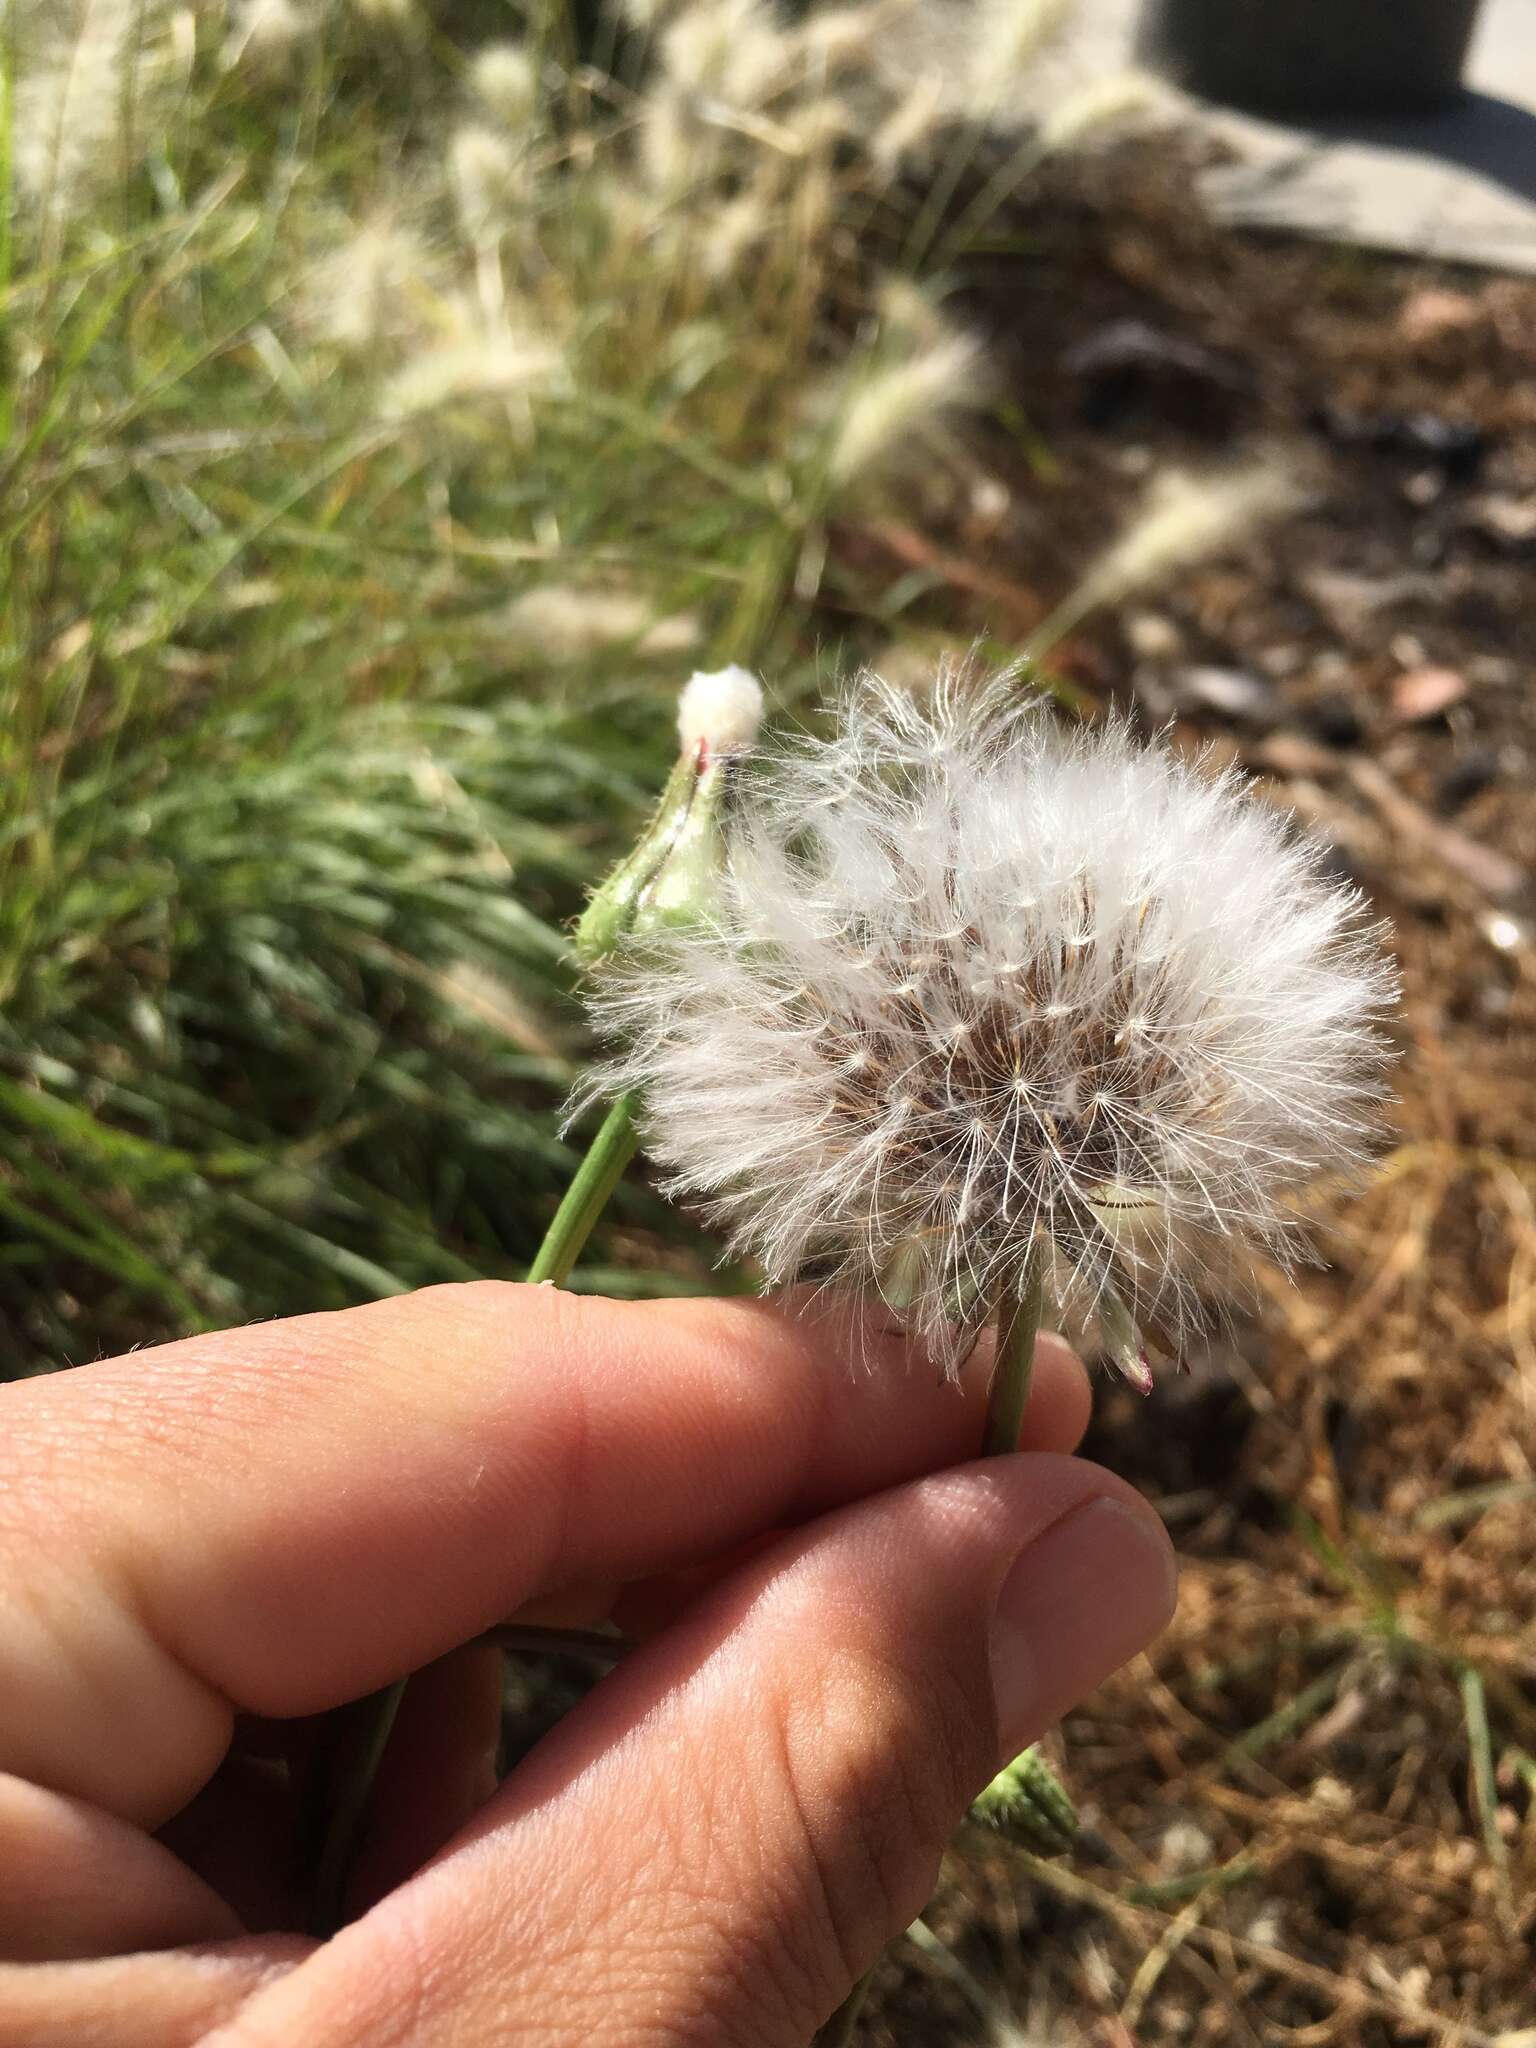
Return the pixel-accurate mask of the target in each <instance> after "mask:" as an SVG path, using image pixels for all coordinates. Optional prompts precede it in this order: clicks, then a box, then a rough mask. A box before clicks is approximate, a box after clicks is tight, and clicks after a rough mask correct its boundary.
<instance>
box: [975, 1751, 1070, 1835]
mask: <svg viewBox="0 0 1536 2048" xmlns="http://www.w3.org/2000/svg"><path fill="white" fill-rule="evenodd" d="M971 1819H972V1820H975V1821H980V1822H981V1823H982V1824H983V1826H985V1827H989V1828H994V1829H995V1830H996V1831H997V1833H998V1834H1000V1835H1006V1836H1007V1837H1008V1839H1009V1840H1010V1841H1013V1842H1017V1843H1019V1844H1020V1846H1021V1847H1023V1848H1026V1849H1033V1850H1034V1851H1035V1852H1036V1854H1037V1855H1041V1856H1059V1855H1060V1854H1061V1853H1062V1851H1063V1850H1065V1849H1070V1848H1071V1846H1072V1844H1073V1842H1074V1841H1075V1840H1076V1838H1077V1832H1078V1825H1079V1823H1078V1818H1077V1808H1076V1807H1075V1806H1074V1805H1073V1804H1072V1801H1071V1800H1070V1799H1069V1798H1068V1796H1067V1792H1066V1788H1065V1786H1064V1785H1063V1784H1062V1782H1061V1780H1060V1779H1059V1778H1058V1777H1057V1775H1056V1773H1055V1772H1054V1771H1053V1770H1052V1769H1051V1767H1050V1765H1049V1764H1048V1763H1047V1762H1046V1760H1045V1758H1044V1756H1043V1755H1042V1754H1041V1752H1040V1748H1039V1745H1038V1744H1033V1743H1032V1744H1031V1745H1030V1747H1029V1748H1028V1749H1026V1750H1025V1751H1024V1753H1023V1754H1022V1755H1021V1756H1016V1757H1015V1758H1014V1760H1013V1762H1012V1763H1011V1764H1006V1765H1005V1766H1004V1767H1003V1769H1002V1770H1000V1771H999V1772H998V1774H997V1776H996V1777H995V1778H994V1779H993V1780H992V1782H991V1784H990V1785H988V1787H987V1788H986V1790H985V1791H984V1792H982V1793H980V1794H979V1795H978V1797H977V1798H976V1799H975V1800H974V1801H973V1802H972V1805H971Z"/></svg>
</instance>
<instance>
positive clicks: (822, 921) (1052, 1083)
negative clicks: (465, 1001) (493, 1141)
mask: <svg viewBox="0 0 1536 2048" xmlns="http://www.w3.org/2000/svg"><path fill="white" fill-rule="evenodd" d="M744 680H745V679H744ZM751 687H752V694H753V701H754V704H755V697H756V686H755V685H752V686H751ZM692 689H694V690H697V689H698V685H697V684H696V685H694V686H692ZM718 689H719V681H718V679H712V680H711V684H710V690H709V693H708V695H709V696H710V697H711V698H712V697H713V696H714V695H715V694H716V693H717V691H718ZM698 702H699V698H698V697H696V696H693V695H690V707H692V706H694V705H697V704H698ZM690 717H691V710H690ZM683 730H684V737H685V740H686V738H687V737H688V734H689V733H690V731H694V730H697V725H696V722H693V723H689V722H685V724H684V728H683ZM1394 993H1395V981H1394V977H1393V975H1392V974H1391V972H1390V970H1389V968H1388V967H1387V965H1386V963H1385V960H1384V958H1383V954H1382V945H1381V934H1380V932H1379V930H1377V929H1373V928H1372V927H1371V926H1370V925H1369V924H1368V923H1366V921H1365V919H1364V917H1363V913H1362V907H1361V903H1360V899H1359V897H1358V895H1357V894H1356V892H1354V891H1352V890H1350V889H1348V888H1344V887H1341V886H1340V885H1339V884H1338V883H1336V882H1335V881H1333V880H1332V879H1331V878H1330V877H1329V876H1328V875H1327V873H1326V872H1325V870H1324V869H1323V867H1322V865H1321V859H1320V855H1319V852H1318V850H1317V848H1316V847H1314V846H1310V845H1308V844H1307V843H1306V842H1305V841H1303V840H1301V839H1300V838H1298V837H1297V836H1296V835H1295V834H1294V833H1293V832H1292V831H1291V830H1290V828H1289V826H1288V825H1287V823H1286V822H1285V821H1284V820H1283V819H1281V818H1280V817H1279V816H1278V815H1277V814H1276V813H1275V812H1274V811H1272V810H1270V809H1269V808H1267V807H1266V806H1264V805H1263V804H1261V803H1259V802H1257V801H1255V800H1254V799H1253V798H1252V797H1250V796H1249V795H1248V794H1247V792H1246V790H1245V789H1244V787H1243V785H1242V783H1241V781H1240V780H1239V779H1238V778H1236V777H1234V776H1232V775H1223V776H1217V777H1214V778H1212V777H1209V776H1207V775H1205V774H1204V773H1202V772H1201V771H1200V770H1199V768H1198V767H1197V766H1195V765H1192V764H1190V763H1188V762H1185V761H1182V760H1181V759H1179V758H1178V757H1176V756H1175V755H1173V754H1172V753H1170V752H1169V751H1168V750H1166V749H1165V748H1147V747H1143V746H1141V745H1138V744H1137V743H1136V742H1135V740H1134V739H1133V738H1132V736H1131V734H1130V733H1129V731H1128V730H1127V729H1126V728H1125V727H1124V726H1123V725H1121V724H1118V723H1109V724H1106V725H1103V726H1100V727H1098V728H1095V729H1093V730H1077V731H1066V730H1064V729H1063V728H1062V727H1061V726H1060V725H1059V723H1057V721H1056V720H1055V719H1054V717H1053V716H1052V715H1051V713H1050V712H1049V710H1048V709H1045V708H1042V707H1041V706H1040V705H1039V704H1038V703H1037V702H1033V701H1031V700H1029V699H1028V698H1027V697H1023V696H1021V695H1020V693H1019V689H1018V685H1017V682H1016V680H1015V679H1012V678H1006V679H1004V680H1003V681H1002V682H1001V683H1000V684H999V685H997V686H996V687H995V688H994V689H992V690H991V691H990V692H978V691H977V690H975V689H974V688H972V687H970V685H969V684H968V683H967V682H966V681H965V679H964V677H963V676H962V677H958V678H957V677H956V676H954V675H946V676H941V678H940V680H939V684H938V686H937V688H936V689H935V690H934V691H933V692H932V694H931V695H930V697H929V698H928V699H927V701H925V702H918V701H915V700H913V699H912V698H910V697H908V696H906V695H904V694H902V693H900V692H897V691H895V690H893V689H890V688H889V687H888V686H886V685H885V684H883V683H880V682H879V681H878V680H875V679H869V680H867V681H866V683H865V685H864V686H863V687H862V688H861V689H860V691H859V692H858V693H857V694H856V695H855V696H853V697H852V698H851V699H850V700H849V702H848V703H847V704H846V705H845V706H844V707H843V711H842V716H841V720H840V724H839V727H838V730H837V731H836V733H835V734H834V736H833V737H832V738H831V739H828V740H815V739H810V738H801V739H799V740H797V741H791V742H789V743H788V744H787V745H786V746H783V747H781V748H780V749H779V750H778V751H777V752H776V754H774V755H773V756H771V757H770V758H769V759H768V760H767V761H766V763H764V764H763V765H761V766H760V767H758V768H756V769H755V770H753V771H752V772H750V773H749V774H748V776H747V777H746V778H745V780H744V783H743V785H742V786H741V788H740V789H739V790H738V792H737V811H736V817H735V823H734V825H733V827H732V831H731V835H730V861H729V869H728V872H727V875H726V876H725V878H724V881H723V884H722V887H721V891H720V895H719V898H718V901H717V903H716V905H715V909H714V915H713V917H712V919H711V921H710V922H709V923H708V924H703V925H699V926H696V927H694V928H692V929H690V930H688V931H685V932H681V933H678V934H677V935H675V936H673V937H670V938H667V939H664V940H660V941H657V942H655V943H653V944H651V945H650V946H634V947H631V948H630V949H629V950H628V951H627V952H625V951H622V950H621V952H620V954H619V955H617V956H615V958H614V959H613V960H612V961H611V962H610V963H609V964H608V965H607V966H606V967H605V968H604V969H603V970H602V971H601V972H600V974H599V976H598V978H597V981H596V984H595V995H594V1008H595V1012H596V1015H597V1019H598V1021H599V1024H600V1025H601V1026H602V1028H603V1029H604V1030H605V1031H607V1032H608V1033H609V1034H610V1035H611V1036H612V1037H613V1038H615V1039H616V1040H618V1041H619V1042H620V1043H621V1045H622V1046H624V1047H626V1048H627V1049H625V1050H621V1051H620V1052H619V1053H618V1054H617V1055H616V1057H615V1058H614V1059H613V1060H612V1061H611V1062H610V1064H609V1065H608V1067H607V1068H606V1069H605V1070H603V1071H602V1072H601V1073H600V1074H599V1075H598V1076H597V1077H596V1078H595V1080H594V1083H593V1090H592V1092H603V1093H607V1092H609V1091H612V1092H613V1093H615V1094H617V1093H622V1092H625V1091H628V1090H630V1089H640V1090H642V1091H644V1094H645V1098H646V1119H647V1128H648V1135H649V1142H650V1146H651V1149H652V1152H653V1154H654V1155H655V1157H656V1158H657V1159H658V1160H659V1161H660V1162H661V1163H662V1164H663V1165H664V1166H666V1167H668V1168H670V1169H671V1174H672V1179H671V1182H670V1187H671V1189H672V1190H673V1191H674V1192H676V1193H678V1194H683V1195H691V1196H695V1197H702V1198H703V1201H704V1203H705V1206H706V1209H707V1212H708V1213H709V1214H710V1215H711V1217H712V1218H713V1220H714V1221H716V1222H718V1223H721V1224H724V1225H725V1226H726V1227H727V1228H728V1230H729V1232H730V1236H731V1245H732V1249H733V1250H734V1251H735V1252H736V1253H738V1254H747V1255H750V1256H752V1257H754V1258H756V1259H757V1260H759V1261H760V1262H761V1264H762V1266H763V1268H764V1269H765V1271H766V1274H767V1276H768V1278H769V1280H770V1281H771V1282H773V1283H775V1284H783V1283H787V1282H789V1281H792V1280H795V1279H803V1278H808V1277H810V1278H816V1279H818V1280H820V1281H821V1282H823V1283H824V1284H825V1285H826V1286H828V1287H830V1288H834V1289H836V1290H839V1291H840V1292H842V1293H843V1294H845V1295H851V1296H854V1297H862V1298H864V1299H870V1298H876V1299H879V1300H881V1301H883V1302H884V1303H885V1304H886V1306H887V1308H888V1309H889V1310H891V1311H893V1312H894V1313H896V1314H897V1315H899V1316H900V1317H901V1318H902V1319H903V1320H904V1321H905V1323H906V1324H907V1326H908V1327H909V1328H910V1329H911V1330H912V1331H913V1333H914V1334H915V1335H916V1336H918V1337H919V1338H921V1339H922V1340H923V1341H924V1342H925V1343H926V1345H927V1346H928V1348H929V1349H930V1351H931V1352H932V1354H933V1355H934V1356H935V1357H936V1359H937V1360H939V1361H940V1362H941V1363H942V1364H943V1365H944V1366H945V1367H947V1368H948V1369H950V1370H953V1369H955V1368H956V1367H957V1366H958V1364H959V1362H960V1360H961V1359H962V1358H963V1357H964V1355H965V1353H966V1350H967V1348H968V1346H969V1344H970V1342H971V1340H972V1337H973V1336H974V1333H975V1331H976V1330H977V1329H978V1328H979V1327H980V1326H981V1325H982V1324H983V1323H984V1322H985V1321H986V1320H987V1319H988V1318H989V1316H991V1315H992V1314H994V1313H995V1312H996V1309H997V1307H998V1304H999V1303H1000V1302H1001V1301H1003V1300H1004V1299H1006V1298H1007V1297H1008V1296H1009V1295H1010V1294H1011V1293H1014V1292H1016V1291H1017V1289H1018V1287H1019V1285H1020V1284H1021V1281H1022V1279H1023V1276H1024V1272H1025V1269H1026V1262H1027V1261H1029V1260H1031V1259H1032V1258H1033V1257H1034V1256H1035V1248H1036V1247H1039V1249H1040V1252H1041V1253H1042V1254H1043V1255H1044V1257H1045V1259H1046V1262H1047V1273H1048V1277H1049V1282H1050V1286H1051V1289H1052V1291H1053V1293H1054V1295H1055V1299H1056V1301H1057V1303H1058V1305H1059V1306H1060V1307H1061V1308H1062V1310H1063V1312H1064V1313H1065V1315H1066V1316H1067V1317H1068V1319H1069V1321H1070V1322H1071V1323H1073V1324H1074V1325H1076V1326H1077V1327H1079V1328H1082V1327H1084V1326H1086V1325H1087V1324H1088V1323H1089V1322H1090V1321H1094V1322H1096V1323H1097V1326H1098V1330H1099V1334H1100V1336H1101V1338H1102V1340H1103V1342H1104V1344H1105V1346H1106V1348H1107V1349H1108V1350H1109V1351H1110V1353H1111V1354H1112V1355H1113V1357H1114V1358H1115V1360H1116V1362H1117V1363H1118V1364H1119V1365H1120V1368H1121V1370H1122V1371H1123V1372H1125V1373H1126V1374H1127V1376H1128V1377H1129V1378H1130V1379H1131V1380H1132V1382H1133V1383H1134V1384H1136V1385H1138V1386H1145V1384H1146V1383H1147V1380H1148V1374H1147V1368H1146V1363H1145V1360H1144V1358H1143V1357H1142V1356H1141V1354H1140V1340H1139V1337H1138V1335H1137V1326H1138V1325H1142V1326H1150V1327H1151V1328H1152V1329H1153V1330H1154V1331H1161V1332H1165V1333H1171V1336H1165V1338H1164V1341H1165V1342H1166V1343H1168V1345H1169V1348H1178V1346H1179V1345H1180V1344H1181V1343H1182V1342H1183V1340H1184V1339H1185V1338H1186V1337H1187V1335H1188V1334H1189V1332H1190V1331H1191V1329H1192V1328H1194V1327H1196V1326H1197V1325H1198V1324H1199V1322H1200V1321H1201V1320H1202V1317H1203V1314H1204V1313H1205V1312H1206V1310H1207V1305H1208V1294H1209V1290H1210V1286H1211V1281H1212V1275H1213V1273H1214V1271H1215V1270H1216V1268H1217V1266H1218V1264H1224V1263H1227V1261H1226V1260H1225V1259H1220V1260H1219V1259H1218V1256H1217V1254H1218V1251H1225V1252H1226V1253H1230V1252H1231V1251H1232V1250H1233V1248H1237V1249H1241V1248H1243V1247H1248V1248H1255V1249H1261V1250H1264V1251H1267V1252H1268V1253H1270V1254H1272V1255H1274V1256H1277V1257H1278V1258H1279V1259H1280V1260H1282V1261H1288V1260H1289V1259H1291V1258H1293V1257H1294V1256H1296V1255H1297V1252H1298V1235H1297V1233H1298V1228H1299V1225H1298V1218H1297V1215H1296V1212H1295V1207H1294V1204H1293V1203H1292V1201H1291V1199H1290V1198H1291V1195H1292V1192H1293V1191H1294V1190H1295V1189H1296V1188H1297V1187H1298V1186H1300V1185H1301V1184H1303V1183H1305V1182H1306V1181H1308V1180H1309V1179H1311V1178H1312V1177H1313V1176H1314V1175H1316V1174H1317V1173H1319V1172H1324V1171H1331V1170H1334V1169H1337V1168H1340V1167H1344V1166H1347V1165H1348V1164H1349V1163H1350V1162H1351V1161H1353V1160H1356V1159H1359V1158H1361V1157H1362V1156H1364V1153H1365V1152H1366V1150H1367V1149H1368V1146H1369V1143H1370V1140H1371V1138H1372V1135H1373V1132H1374V1129H1375V1126H1376V1122H1377V1117H1378V1105H1379V1102H1380V1099H1381V1096H1382V1093H1383V1064H1384V1058H1385V1044H1384V1041H1383V1039H1382V1036H1381V1034H1380V1031H1379V1028H1378V1025H1379V1019H1380V1018H1381V1016H1382V1014H1383V1013H1384V1011H1385V1010H1386V1008H1387V1006H1388V1005H1389V1004H1390V1002H1391V1000H1392V999H1393V996H1394Z"/></svg>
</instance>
